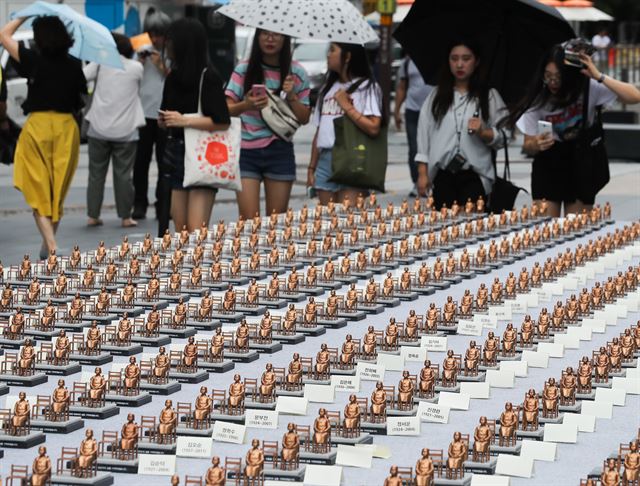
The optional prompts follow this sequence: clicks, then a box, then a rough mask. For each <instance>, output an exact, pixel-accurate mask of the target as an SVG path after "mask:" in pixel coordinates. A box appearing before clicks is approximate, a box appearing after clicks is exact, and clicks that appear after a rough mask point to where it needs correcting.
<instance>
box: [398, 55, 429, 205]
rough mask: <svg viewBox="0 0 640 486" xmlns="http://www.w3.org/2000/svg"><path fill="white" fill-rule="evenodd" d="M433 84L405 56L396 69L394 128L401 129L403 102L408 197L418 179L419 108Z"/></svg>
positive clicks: (413, 190) (411, 195) (414, 190)
mask: <svg viewBox="0 0 640 486" xmlns="http://www.w3.org/2000/svg"><path fill="white" fill-rule="evenodd" d="M432 89H433V86H431V85H429V84H427V83H425V82H424V79H423V78H422V74H420V71H418V68H417V67H416V65H415V63H414V62H413V61H412V60H411V59H410V58H409V56H406V57H405V58H404V60H403V61H402V66H401V67H400V69H399V70H398V83H397V87H396V96H395V100H394V101H395V109H394V115H393V116H394V119H395V122H396V128H397V129H398V130H402V121H403V117H402V106H403V104H404V122H405V129H406V131H407V143H408V144H409V171H410V173H411V182H413V189H411V192H410V193H409V197H416V196H417V195H418V192H417V190H416V182H417V181H418V164H417V163H416V161H415V158H416V152H417V150H418V145H417V140H416V138H417V135H418V118H419V117H420V108H422V105H423V104H424V101H425V100H426V99H427V96H429V93H430V92H431V90H432Z"/></svg>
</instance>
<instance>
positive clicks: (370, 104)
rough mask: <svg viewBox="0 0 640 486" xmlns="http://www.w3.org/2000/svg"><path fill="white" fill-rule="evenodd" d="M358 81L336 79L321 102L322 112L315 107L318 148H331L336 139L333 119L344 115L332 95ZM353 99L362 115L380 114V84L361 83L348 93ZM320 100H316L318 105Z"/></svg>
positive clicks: (314, 121)
mask: <svg viewBox="0 0 640 486" xmlns="http://www.w3.org/2000/svg"><path fill="white" fill-rule="evenodd" d="M356 81H358V80H357V79H353V80H351V81H349V82H347V83H341V82H340V81H336V82H335V83H334V84H333V86H331V89H329V91H328V92H327V94H326V96H325V97H324V102H322V113H320V110H319V109H318V108H316V110H314V113H313V124H314V125H315V126H317V127H318V138H317V140H316V145H317V147H318V148H319V149H331V148H333V145H334V144H335V141H336V135H335V132H334V130H333V120H334V119H335V118H338V117H340V116H343V115H344V111H343V110H342V108H340V105H339V104H338V102H337V101H336V100H335V98H334V95H335V94H336V92H337V91H338V90H339V89H344V90H348V89H349V86H351V85H352V84H353V83H355V82H356ZM350 96H351V99H352V100H353V107H354V108H355V109H356V110H357V111H358V112H359V113H362V114H363V115H364V116H381V111H380V106H381V105H382V101H381V100H382V92H381V91H380V86H378V84H377V83H376V84H374V85H373V86H371V85H370V84H369V82H368V81H365V82H364V83H362V84H361V85H360V86H358V88H357V89H356V90H355V91H354V92H353V93H351V94H350ZM321 101H322V100H320V99H319V100H318V106H319V105H320V102H321Z"/></svg>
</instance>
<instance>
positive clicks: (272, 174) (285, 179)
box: [225, 29, 311, 219]
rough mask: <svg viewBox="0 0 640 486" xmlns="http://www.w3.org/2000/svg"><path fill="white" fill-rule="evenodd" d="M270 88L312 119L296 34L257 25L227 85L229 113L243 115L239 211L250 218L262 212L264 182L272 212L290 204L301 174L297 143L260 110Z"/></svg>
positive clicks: (297, 113)
mask: <svg viewBox="0 0 640 486" xmlns="http://www.w3.org/2000/svg"><path fill="white" fill-rule="evenodd" d="M265 90H270V91H271V92H272V93H274V94H275V95H276V96H283V97H284V99H285V100H286V102H287V104H288V105H289V108H291V110H292V111H293V114H294V115H295V117H296V119H297V120H298V122H299V123H300V124H303V125H304V124H306V123H308V121H309V117H310V114H311V109H310V108H309V103H310V102H309V94H310V88H309V80H308V77H307V73H306V71H305V70H304V68H303V67H302V65H301V64H300V63H298V62H297V61H292V60H291V38H290V37H289V36H286V35H282V34H278V33H275V32H269V31H267V30H262V29H256V33H255V36H254V38H253V45H252V46H251V53H250V55H249V59H248V60H246V61H242V62H240V63H238V65H237V66H236V68H235V70H234V71H233V73H232V74H231V79H230V80H229V83H228V84H227V89H226V92H225V94H226V96H227V103H228V105H229V112H230V113H231V115H232V116H240V118H241V120H242V145H241V150H240V175H241V178H242V191H239V192H236V198H237V201H238V211H239V213H240V216H242V217H244V218H245V219H248V218H252V217H254V216H255V215H256V214H258V213H260V183H261V182H262V181H264V192H265V199H266V201H265V205H266V212H267V214H271V213H273V212H276V213H284V212H285V211H286V210H287V208H288V207H289V197H290V196H291V187H292V186H293V181H295V179H296V159H295V154H294V152H293V143H291V142H287V141H285V140H282V139H280V138H278V136H277V135H276V134H275V133H274V132H273V131H272V130H271V129H269V127H268V126H267V124H266V123H265V122H264V120H263V119H262V117H261V115H260V110H262V109H263V108H264V107H266V106H267V103H268V97H267V94H266V91H265Z"/></svg>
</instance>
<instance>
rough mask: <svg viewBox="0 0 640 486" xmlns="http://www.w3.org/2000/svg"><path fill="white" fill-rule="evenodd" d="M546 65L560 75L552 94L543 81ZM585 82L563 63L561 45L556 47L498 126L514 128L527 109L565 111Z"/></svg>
mask: <svg viewBox="0 0 640 486" xmlns="http://www.w3.org/2000/svg"><path fill="white" fill-rule="evenodd" d="M549 63H554V64H555V65H556V66H557V68H558V72H559V73H560V80H561V83H560V89H559V90H558V92H557V93H556V94H553V93H551V91H549V88H547V85H546V84H545V82H544V72H545V69H546V68H547V64H549ZM587 82H588V80H587V79H586V78H585V76H584V75H583V74H582V73H581V72H580V69H578V68H576V67H573V66H568V65H566V64H565V63H564V49H563V47H562V46H561V45H556V46H554V47H553V48H552V49H551V51H549V53H548V54H547V55H546V56H545V57H544V58H543V59H542V61H541V62H540V65H539V66H538V69H537V70H536V74H535V76H534V78H533V80H532V82H531V84H530V85H529V88H528V89H527V94H526V95H525V96H524V97H523V98H522V99H521V100H520V101H518V102H517V103H516V104H515V105H514V106H513V107H511V108H510V109H509V114H508V115H507V116H506V117H504V118H503V119H502V120H500V122H499V125H501V126H503V125H506V126H508V127H514V126H515V124H516V122H517V121H518V119H519V118H520V117H521V116H522V115H524V114H525V112H527V111H528V110H530V109H536V108H541V107H543V106H546V105H549V106H550V107H551V109H552V110H557V109H560V108H566V107H567V106H570V105H572V104H574V103H575V102H576V101H578V99H579V98H580V97H581V96H582V94H583V93H584V89H585V86H587Z"/></svg>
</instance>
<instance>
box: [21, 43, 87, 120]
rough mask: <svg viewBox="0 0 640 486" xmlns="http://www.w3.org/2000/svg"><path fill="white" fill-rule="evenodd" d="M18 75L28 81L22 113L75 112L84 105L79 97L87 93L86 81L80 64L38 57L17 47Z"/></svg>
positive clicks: (64, 58) (71, 59) (65, 57)
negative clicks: (18, 59) (18, 57)
mask: <svg viewBox="0 0 640 486" xmlns="http://www.w3.org/2000/svg"><path fill="white" fill-rule="evenodd" d="M18 52H19V56H20V62H18V63H16V69H17V70H18V74H20V76H22V77H24V78H28V79H29V91H28V94H27V99H26V101H25V102H24V103H23V104H22V110H23V111H24V114H25V115H27V114H29V113H31V112H34V111H57V112H60V113H74V112H77V111H78V110H79V109H80V108H82V106H83V105H84V103H83V101H82V97H81V95H83V94H86V93H87V80H86V79H85V77H84V74H83V73H82V63H81V62H80V61H79V60H78V59H76V58H74V57H71V56H69V55H63V56H57V57H48V56H42V55H40V54H39V53H37V52H36V51H35V50H33V49H28V48H26V47H25V46H23V45H20V47H19V51H18Z"/></svg>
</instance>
